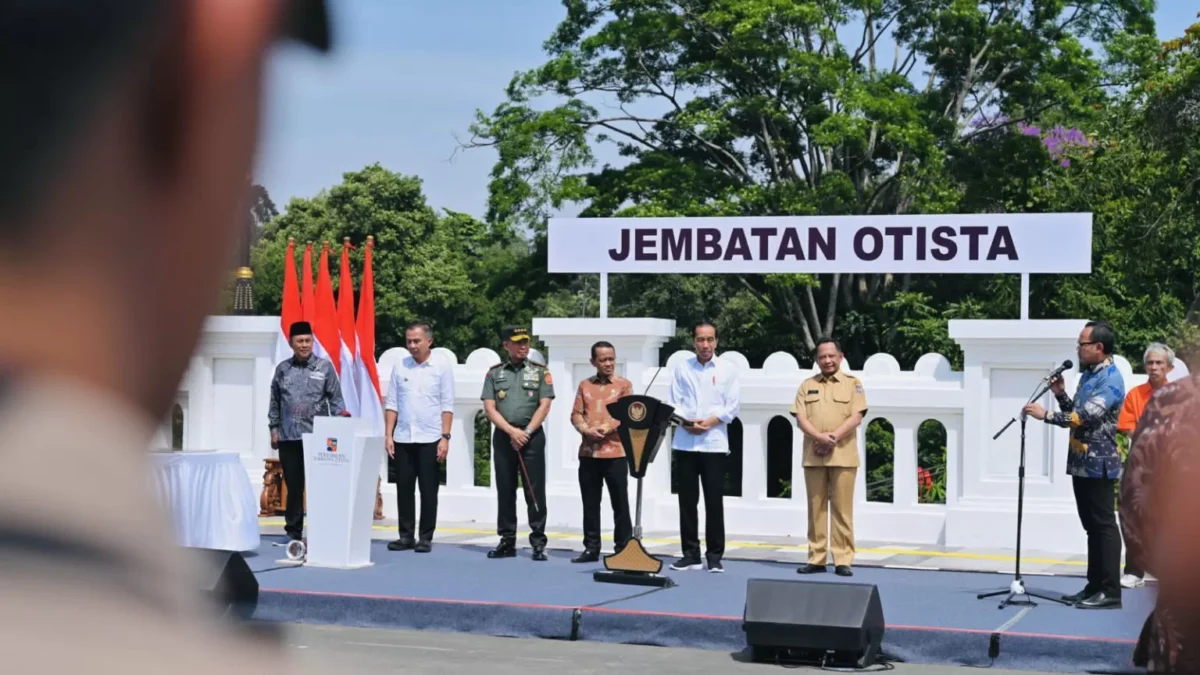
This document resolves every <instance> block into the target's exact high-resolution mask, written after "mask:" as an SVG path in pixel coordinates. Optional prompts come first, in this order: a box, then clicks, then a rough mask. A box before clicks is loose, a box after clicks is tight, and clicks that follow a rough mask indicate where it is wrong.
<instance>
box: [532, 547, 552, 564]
mask: <svg viewBox="0 0 1200 675" xmlns="http://www.w3.org/2000/svg"><path fill="white" fill-rule="evenodd" d="M533 559H534V560H536V561H538V562H545V561H546V560H548V558H547V557H546V551H545V550H543V549H541V548H535V549H533Z"/></svg>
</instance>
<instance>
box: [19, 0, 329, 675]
mask: <svg viewBox="0 0 1200 675" xmlns="http://www.w3.org/2000/svg"><path fill="white" fill-rule="evenodd" d="M285 11H287V12H290V14H285ZM0 26H4V27H5V28H8V29H9V30H4V31H3V32H4V34H5V37H4V39H3V40H0V72H2V73H3V76H2V79H3V80H4V83H5V91H4V94H5V104H4V105H2V106H0V157H3V158H4V165H3V168H0V317H3V321H4V325H5V328H6V330H4V331H0V654H3V661H4V668H3V670H4V672H5V673H14V674H15V673H97V674H103V675H108V674H109V673H122V674H123V675H152V674H153V675H159V674H161V673H165V672H169V673H172V675H201V674H203V675H212V674H213V673H223V674H225V675H242V674H244V675H251V674H253V675H261V674H262V673H274V672H286V673H295V672H298V671H297V670H296V668H295V667H294V666H293V665H292V664H288V663H286V662H284V661H283V659H284V652H283V650H282V648H275V649H271V648H268V647H267V646H265V645H264V644H256V643H254V642H252V641H250V640H248V639H246V638H243V637H239V636H236V635H234V634H232V633H231V632H229V631H227V630H221V629H220V626H219V624H218V623H217V617H216V612H214V611H209V606H208V605H206V603H205V602H204V600H203V598H202V596H201V595H200V591H201V588H202V582H201V579H202V577H201V576H200V575H199V574H197V573H198V572H199V567H198V566H197V564H196V563H195V560H194V558H195V553H194V552H190V551H187V550H184V549H181V548H178V547H176V546H175V540H174V537H173V536H172V533H171V531H170V528H169V527H168V525H167V515H166V512H165V508H164V506H163V505H162V504H160V503H159V502H158V500H156V499H155V497H154V494H153V493H152V491H151V481H150V467H149V459H148V457H147V453H148V451H149V449H150V443H151V442H152V438H153V436H154V432H155V430H156V428H157V427H158V425H159V421H160V420H164V419H165V418H166V416H167V412H168V410H169V409H170V407H171V406H172V404H173V403H174V398H175V393H176V391H177V389H178V386H179V382H180V379H181V378H182V377H183V374H184V371H185V370H186V368H187V365H188V362H189V361H190V359H191V357H192V354H193V353H194V351H195V349H196V344H197V343H198V342H199V339H200V337H201V331H202V329H203V326H204V320H205V317H206V315H208V314H210V313H212V312H214V311H216V310H217V309H218V307H219V300H220V291H221V288H222V286H223V285H224V284H225V282H226V280H227V279H228V278H229V276H230V271H231V270H230V262H231V261H232V260H233V259H234V257H233V253H234V249H235V245H236V242H237V241H238V240H239V239H240V230H241V228H242V227H243V223H244V219H243V218H241V216H240V214H242V213H244V209H246V208H248V202H247V197H248V196H249V187H250V183H249V181H248V180H247V176H249V174H250V170H251V168H252V166H253V157H254V149H255V145H256V141H257V132H258V128H257V127H258V116H259V106H260V98H261V94H262V89H263V69H264V66H265V61H266V58H267V54H268V51H269V48H270V46H271V45H272V44H273V43H274V42H275V41H276V40H277V39H278V38H279V37H280V36H281V35H284V34H290V35H291V36H292V37H297V36H300V37H303V38H304V39H305V40H306V41H308V42H310V43H312V44H314V45H315V46H318V47H319V48H327V44H326V42H327V40H328V26H327V24H326V23H325V15H324V7H323V5H322V4H321V3H320V2H316V3H314V2H311V1H301V0H291V1H289V2H281V1H280V0H169V1H164V0H87V1H86V2H80V1H78V0H37V1H36V2H0ZM13 27H16V29H13ZM81 345H82V348H81Z"/></svg>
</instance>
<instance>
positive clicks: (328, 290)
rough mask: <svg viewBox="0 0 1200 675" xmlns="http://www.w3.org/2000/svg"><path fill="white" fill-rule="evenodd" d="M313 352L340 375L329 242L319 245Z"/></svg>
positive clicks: (339, 335)
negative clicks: (319, 257) (330, 364)
mask: <svg viewBox="0 0 1200 675" xmlns="http://www.w3.org/2000/svg"><path fill="white" fill-rule="evenodd" d="M312 329H313V338H314V339H313V342H314V343H315V344H314V345H313V353H314V354H316V355H317V356H320V357H321V358H323V359H328V360H329V361H330V363H332V364H333V369H334V371H336V372H337V374H338V377H339V378H340V377H341V375H342V337H341V331H339V330H338V317H337V305H336V304H334V302H333V279H332V278H331V277H330V276H329V242H325V243H324V244H322V245H321V260H320V262H318V263H317V294H316V319H315V320H314V321H313V324H312Z"/></svg>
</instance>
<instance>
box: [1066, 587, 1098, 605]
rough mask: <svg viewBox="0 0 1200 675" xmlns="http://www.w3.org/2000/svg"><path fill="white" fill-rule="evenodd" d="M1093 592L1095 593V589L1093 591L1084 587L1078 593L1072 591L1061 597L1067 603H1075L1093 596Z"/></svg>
mask: <svg viewBox="0 0 1200 675" xmlns="http://www.w3.org/2000/svg"><path fill="white" fill-rule="evenodd" d="M1095 594H1096V593H1095V591H1093V590H1091V589H1088V588H1085V589H1083V590H1082V591H1079V592H1078V593H1072V594H1070V595H1064V596H1062V599H1063V600H1066V601H1067V602H1069V603H1071V604H1075V603H1077V602H1081V601H1083V600H1086V599H1088V598H1090V597H1092V596H1093V595H1095Z"/></svg>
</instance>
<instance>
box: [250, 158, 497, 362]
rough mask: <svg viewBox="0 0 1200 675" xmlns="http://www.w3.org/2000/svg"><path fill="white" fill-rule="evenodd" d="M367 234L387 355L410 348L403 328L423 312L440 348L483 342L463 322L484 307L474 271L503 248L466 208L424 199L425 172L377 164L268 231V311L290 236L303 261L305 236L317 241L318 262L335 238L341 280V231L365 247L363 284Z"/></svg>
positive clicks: (261, 285) (298, 205)
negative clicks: (418, 174)
mask: <svg viewBox="0 0 1200 675" xmlns="http://www.w3.org/2000/svg"><path fill="white" fill-rule="evenodd" d="M368 235H373V236H374V237H375V242H376V247H375V252H374V265H375V308H376V340H377V345H378V348H379V350H380V352H382V351H383V350H386V349H389V348H391V347H396V346H403V344H404V335H403V332H404V326H405V325H406V324H407V323H408V322H410V321H413V320H418V319H420V320H425V321H429V322H430V323H431V325H432V326H433V328H434V331H435V340H436V344H437V345H438V346H442V347H447V348H449V349H450V350H452V351H454V352H455V353H456V354H458V355H459V357H460V358H465V356H466V355H467V354H468V353H470V351H471V350H473V349H475V348H477V347H478V346H480V339H481V336H480V334H479V330H478V327H477V325H475V324H474V323H472V322H471V321H469V320H464V319H466V318H469V317H472V316H475V315H476V314H477V310H479V309H480V308H481V307H483V306H484V305H486V301H485V300H484V297H483V296H482V295H481V293H480V287H479V285H478V284H477V283H476V281H475V279H474V277H473V273H486V269H485V267H486V265H487V263H485V262H480V258H481V257H483V253H484V252H485V251H488V250H490V249H491V248H492V247H494V246H496V242H495V239H496V238H495V236H494V233H493V232H492V230H491V229H490V228H488V227H487V226H485V225H484V224H483V223H481V222H479V221H478V220H475V219H474V218H472V217H470V216H468V215H466V214H462V213H454V212H450V211H446V212H444V213H441V214H439V213H438V212H436V211H435V210H434V209H433V208H431V207H430V206H429V205H428V204H427V203H426V201H425V196H424V194H423V193H422V190H421V182H420V180H419V179H417V178H414V177H410V176H402V175H400V174H397V173H394V172H392V171H388V170H387V169H384V168H383V167H381V166H379V165H378V164H375V165H371V166H368V167H366V168H364V169H363V170H361V171H356V172H350V173H347V174H345V175H344V176H343V180H342V182H341V183H340V184H338V185H336V186H334V187H332V188H330V189H329V190H327V191H323V192H321V193H320V194H318V195H317V196H315V197H313V198H311V199H293V200H292V201H291V202H290V203H289V204H288V206H287V212H286V213H284V214H283V215H281V216H279V217H277V218H275V219H274V220H272V221H271V222H270V223H269V224H267V225H266V226H265V227H264V228H263V232H262V236H261V237H260V239H259V241H258V243H257V244H256V246H255V248H254V251H253V260H254V268H255V270H256V275H255V278H256V283H255V295H256V297H255V306H256V308H257V309H258V310H259V311H260V312H261V313H263V314H278V313H279V311H280V303H281V294H280V289H281V287H282V285H283V263H284V254H285V251H286V248H287V240H288V238H289V237H292V238H295V240H296V241H297V243H298V244H299V247H298V248H299V249H300V250H299V251H297V255H296V259H297V260H296V262H297V264H302V256H301V254H302V252H303V245H304V242H306V241H312V242H314V245H315V246H314V248H315V251H314V256H313V262H314V264H316V263H317V262H318V255H319V253H320V245H321V242H323V241H329V242H330V243H331V244H332V247H333V249H334V250H333V255H331V257H330V274H331V275H332V276H333V281H334V285H335V287H336V285H337V283H338V265H339V261H340V259H341V257H340V256H341V243H342V238H343V237H349V238H350V242H351V244H352V245H354V246H357V247H358V249H357V250H356V251H355V252H354V256H353V262H352V264H353V267H354V271H353V275H354V279H355V284H358V283H359V281H360V279H361V261H362V248H361V247H362V244H363V243H364V242H365V241H366V238H367V236H368ZM314 275H315V273H314ZM314 278H315V276H314ZM355 290H356V292H357V291H358V290H359V289H357V288H356V289H355Z"/></svg>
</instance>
